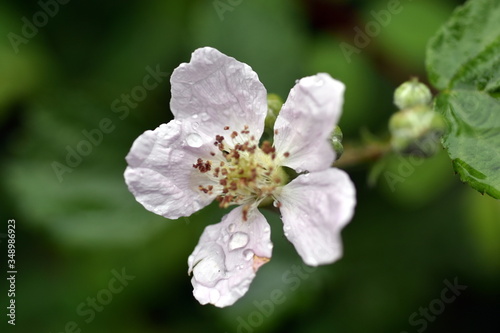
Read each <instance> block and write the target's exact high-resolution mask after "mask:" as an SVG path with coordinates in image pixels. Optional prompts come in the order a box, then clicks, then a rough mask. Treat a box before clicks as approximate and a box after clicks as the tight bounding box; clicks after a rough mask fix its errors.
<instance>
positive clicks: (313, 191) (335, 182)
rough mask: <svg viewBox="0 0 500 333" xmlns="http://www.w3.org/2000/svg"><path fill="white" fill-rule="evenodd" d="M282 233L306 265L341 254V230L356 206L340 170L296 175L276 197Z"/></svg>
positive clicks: (335, 257) (348, 181)
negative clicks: (279, 205) (283, 232)
mask: <svg viewBox="0 0 500 333" xmlns="http://www.w3.org/2000/svg"><path fill="white" fill-rule="evenodd" d="M277 199H278V200H279V202H280V204H281V208H280V211H281V214H282V219H283V224H284V230H285V235H286V237H287V238H288V240H290V242H292V244H293V245H294V246H295V249H296V250H297V252H298V253H299V255H300V256H301V257H302V260H304V262H305V263H306V264H308V265H311V266H318V265H323V264H330V263H332V262H334V261H336V260H337V259H339V258H340V257H341V256H342V241H341V237H340V231H341V229H342V228H343V227H344V226H345V225H346V224H347V223H348V222H349V221H350V220H351V218H352V216H353V214H354V206H355V205H356V193H355V188H354V184H353V183H352V181H351V180H350V179H349V176H348V175H347V174H346V173H345V172H344V171H342V170H340V169H336V168H330V169H327V170H324V171H319V172H312V173H310V174H305V175H300V176H298V177H297V178H295V179H294V180H292V181H291V182H290V183H289V184H287V185H285V186H284V187H283V189H282V192H281V194H280V195H279V197H277Z"/></svg>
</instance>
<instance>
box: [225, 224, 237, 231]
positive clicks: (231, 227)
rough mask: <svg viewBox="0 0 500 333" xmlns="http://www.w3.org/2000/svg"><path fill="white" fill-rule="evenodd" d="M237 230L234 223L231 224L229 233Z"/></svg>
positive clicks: (228, 229)
mask: <svg viewBox="0 0 500 333" xmlns="http://www.w3.org/2000/svg"><path fill="white" fill-rule="evenodd" d="M235 228H236V226H235V225H234V224H233V223H231V224H230V225H229V227H227V231H229V232H234V229H235Z"/></svg>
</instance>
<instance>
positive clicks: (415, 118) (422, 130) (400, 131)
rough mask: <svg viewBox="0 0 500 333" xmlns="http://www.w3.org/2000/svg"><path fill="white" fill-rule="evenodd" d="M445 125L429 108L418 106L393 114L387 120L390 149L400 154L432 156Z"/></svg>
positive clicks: (437, 146) (441, 118)
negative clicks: (389, 133)
mask: <svg viewBox="0 0 500 333" xmlns="http://www.w3.org/2000/svg"><path fill="white" fill-rule="evenodd" d="M445 128H446V125H445V122H444V120H443V117H442V116H441V115H440V114H438V113H436V112H434V111H433V110H432V109H431V108H430V107H429V106H425V105H420V106H415V107H413V108H407V109H404V110H400V111H398V112H396V113H394V114H393V115H392V117H391V119H390V120H389V131H390V132H391V135H392V137H391V146H392V149H393V150H394V151H396V152H398V153H401V154H411V155H418V156H423V157H430V156H432V155H434V154H435V153H436V152H437V151H438V149H439V147H440V138H441V136H442V135H443V133H444V131H445Z"/></svg>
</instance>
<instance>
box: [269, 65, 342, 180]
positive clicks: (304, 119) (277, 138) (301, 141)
mask: <svg viewBox="0 0 500 333" xmlns="http://www.w3.org/2000/svg"><path fill="white" fill-rule="evenodd" d="M344 90H345V87H344V84H343V83H342V82H340V81H337V80H335V79H333V78H332V77H331V76H330V75H328V74H324V73H320V74H317V75H314V76H309V77H305V78H303V79H301V80H300V81H299V82H298V83H297V84H296V85H295V87H293V88H292V90H291V91H290V94H289V95H288V98H287V100H286V102H285V104H284V105H283V108H282V109H281V111H280V113H279V115H278V118H277V119H276V123H275V125H274V130H275V135H274V145H275V147H276V151H277V156H279V157H280V158H282V156H284V154H285V153H288V154H286V155H287V156H289V157H287V158H285V159H284V161H283V165H285V166H288V167H290V168H293V169H295V170H297V171H298V172H302V171H304V170H307V171H311V172H312V171H319V170H324V169H326V168H328V167H330V166H331V164H332V163H333V161H334V159H335V153H334V151H333V148H332V147H331V143H330V142H329V141H328V139H329V136H330V133H331V132H332V130H333V128H334V126H335V124H336V123H337V121H338V119H339V117H340V114H341V112H342V104H343V100H344V97H343V94H344Z"/></svg>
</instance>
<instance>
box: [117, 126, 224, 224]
mask: <svg viewBox="0 0 500 333" xmlns="http://www.w3.org/2000/svg"><path fill="white" fill-rule="evenodd" d="M192 126H193V124H192V123H190V122H188V121H185V122H181V121H178V120H172V121H170V122H169V123H168V124H162V125H161V126H159V127H158V128H156V129H155V130H154V131H146V132H144V133H143V134H142V135H141V136H139V137H138V138H137V139H136V140H135V142H134V144H133V145H132V148H131V149H130V152H129V153H128V155H127V157H126V160H127V162H128V167H127V169H126V170H125V181H126V183H127V185H128V188H129V190H130V192H132V193H133V194H134V196H135V198H136V200H137V201H138V202H140V203H141V204H142V205H143V206H144V207H145V208H146V209H147V210H150V211H152V212H154V213H156V214H159V215H162V216H164V217H166V218H170V219H176V218H179V217H181V216H189V215H191V214H192V213H194V212H196V211H198V210H199V209H201V208H203V207H205V206H206V205H208V204H209V203H210V202H212V200H213V199H214V198H215V196H216V193H212V194H211V195H210V194H205V193H203V192H202V191H200V190H199V188H198V186H199V185H202V186H205V187H206V186H208V185H213V186H217V185H218V184H213V181H210V179H209V178H208V177H207V174H204V173H201V172H200V171H199V170H198V169H196V168H194V167H193V164H194V163H196V161H197V159H198V158H203V159H208V158H209V157H210V152H211V150H214V146H213V144H212V142H211V141H210V142H206V141H203V140H204V139H203V138H202V137H201V136H198V137H197V140H199V145H198V143H197V144H196V145H193V144H191V145H189V142H190V137H191V136H192V135H193V133H195V129H193V128H192ZM191 140H193V139H191ZM191 142H192V141H191ZM214 192H215V191H214Z"/></svg>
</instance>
